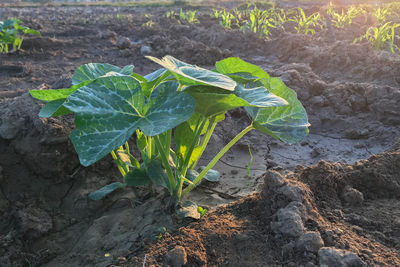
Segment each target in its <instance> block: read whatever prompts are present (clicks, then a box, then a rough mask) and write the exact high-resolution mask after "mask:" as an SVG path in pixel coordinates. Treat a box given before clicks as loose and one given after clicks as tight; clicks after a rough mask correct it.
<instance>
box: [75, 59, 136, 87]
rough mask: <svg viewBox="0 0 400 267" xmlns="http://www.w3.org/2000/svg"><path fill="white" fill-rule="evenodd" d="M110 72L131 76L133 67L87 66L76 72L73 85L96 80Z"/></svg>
mask: <svg viewBox="0 0 400 267" xmlns="http://www.w3.org/2000/svg"><path fill="white" fill-rule="evenodd" d="M109 72H115V73H117V74H121V75H127V76H130V75H132V73H133V65H128V66H125V67H123V68H119V67H117V66H114V65H111V64H107V63H89V64H85V65H82V66H80V67H78V68H77V69H76V70H75V72H74V75H73V76H72V84H73V85H77V84H80V83H82V82H86V81H90V80H94V79H97V78H99V77H102V76H104V75H106V74H107V73H109Z"/></svg>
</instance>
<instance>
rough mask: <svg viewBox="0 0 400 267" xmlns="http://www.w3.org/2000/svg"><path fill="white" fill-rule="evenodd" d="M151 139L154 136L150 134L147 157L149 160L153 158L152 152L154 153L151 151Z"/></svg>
mask: <svg viewBox="0 0 400 267" xmlns="http://www.w3.org/2000/svg"><path fill="white" fill-rule="evenodd" d="M151 139H152V138H151V137H150V136H149V137H147V158H148V159H149V160H151V153H152V151H151V148H152V144H151Z"/></svg>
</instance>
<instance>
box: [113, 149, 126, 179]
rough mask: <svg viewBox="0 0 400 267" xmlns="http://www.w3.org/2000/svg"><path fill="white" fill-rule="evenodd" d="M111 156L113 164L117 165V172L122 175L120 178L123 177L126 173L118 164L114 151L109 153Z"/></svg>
mask: <svg viewBox="0 0 400 267" xmlns="http://www.w3.org/2000/svg"><path fill="white" fill-rule="evenodd" d="M110 154H111V156H112V157H113V159H114V160H115V162H116V163H117V167H118V170H119V172H120V173H121V174H122V177H125V175H126V173H125V171H124V168H123V167H122V166H121V165H120V164H119V163H118V157H117V155H116V154H115V152H114V150H113V151H111V152H110Z"/></svg>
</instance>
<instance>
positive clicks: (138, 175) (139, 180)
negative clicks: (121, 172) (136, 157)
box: [124, 169, 151, 186]
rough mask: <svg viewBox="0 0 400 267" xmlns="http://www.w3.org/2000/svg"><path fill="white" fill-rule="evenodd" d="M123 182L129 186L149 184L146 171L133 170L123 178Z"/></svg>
mask: <svg viewBox="0 0 400 267" xmlns="http://www.w3.org/2000/svg"><path fill="white" fill-rule="evenodd" d="M124 182H125V183H126V185H129V186H144V185H148V184H149V183H151V180H150V177H149V176H148V175H147V172H146V170H143V169H134V170H132V171H130V172H128V173H127V174H126V175H125V176H124Z"/></svg>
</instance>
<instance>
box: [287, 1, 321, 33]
mask: <svg viewBox="0 0 400 267" xmlns="http://www.w3.org/2000/svg"><path fill="white" fill-rule="evenodd" d="M297 10H298V13H297V15H296V16H295V17H294V18H292V19H290V20H291V21H294V22H295V23H296V24H297V25H296V26H295V27H294V29H295V30H296V32H297V33H302V34H309V33H311V34H315V29H314V27H317V26H319V27H322V19H321V15H320V14H319V13H313V14H311V15H310V16H307V15H306V13H305V12H304V10H303V9H302V8H300V7H299V8H298V9H297Z"/></svg>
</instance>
